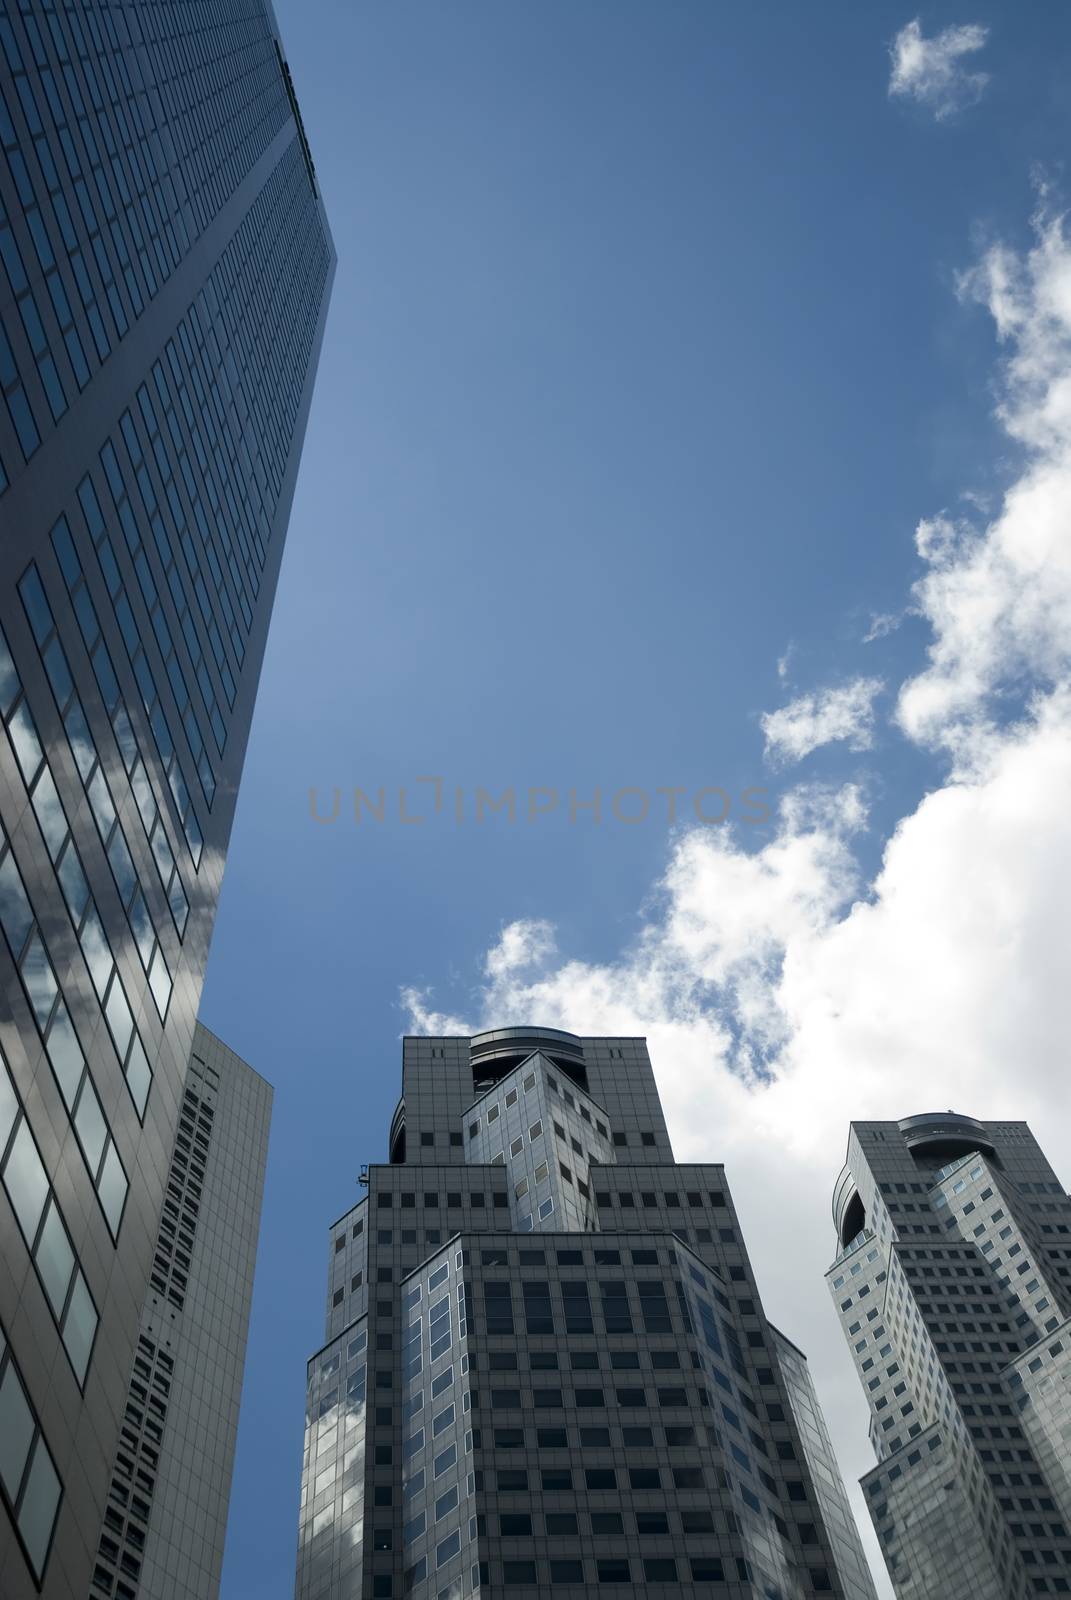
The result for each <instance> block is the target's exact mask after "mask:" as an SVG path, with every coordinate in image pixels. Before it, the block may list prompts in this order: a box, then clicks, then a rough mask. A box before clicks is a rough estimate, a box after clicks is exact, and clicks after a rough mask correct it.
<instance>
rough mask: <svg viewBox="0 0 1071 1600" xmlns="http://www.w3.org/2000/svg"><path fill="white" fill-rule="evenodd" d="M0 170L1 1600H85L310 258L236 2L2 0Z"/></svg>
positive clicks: (176, 1094)
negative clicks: (43, 1598)
mask: <svg viewBox="0 0 1071 1600" xmlns="http://www.w3.org/2000/svg"><path fill="white" fill-rule="evenodd" d="M0 147H2V148H0V391H2V398H0V721H2V724H3V733H2V735H0V928H2V932H3V940H2V941H0V993H2V997H3V1004H2V1008H0V1178H2V1183H0V1214H2V1226H0V1252H2V1266H0V1352H2V1354H0V1499H2V1502H3V1508H4V1509H3V1513H2V1514H0V1593H2V1594H3V1595H4V1597H5V1600H22V1597H23V1596H30V1595H34V1594H36V1593H39V1592H43V1593H44V1594H45V1595H47V1596H48V1597H49V1600H52V1597H55V1600H68V1597H70V1600H86V1597H87V1595H88V1594H89V1593H90V1587H91V1584H93V1583H94V1582H95V1581H96V1580H95V1578H94V1573H95V1571H96V1569H97V1567H98V1557H99V1553H100V1546H101V1530H102V1526H103V1523H104V1517H105V1511H106V1507H107V1506H112V1507H114V1501H112V1500H110V1499H109V1491H110V1486H111V1485H112V1483H113V1473H114V1468H115V1463H116V1461H117V1460H118V1459H119V1455H120V1453H121V1451H120V1441H121V1431H122V1430H123V1428H124V1427H125V1426H126V1425H127V1423H128V1421H129V1406H130V1396H131V1393H132V1392H133V1389H132V1385H133V1384H134V1382H135V1379H134V1377H133V1376H132V1374H134V1373H135V1371H136V1360H137V1359H138V1347H139V1338H140V1337H141V1335H142V1334H143V1333H144V1327H143V1317H144V1310H145V1307H146V1305H147V1303H148V1301H149V1300H150V1299H151V1295H152V1292H153V1291H152V1280H153V1274H154V1272H155V1271H157V1270H158V1257H159V1249H160V1239H161V1228H162V1226H163V1220H164V1218H165V1216H166V1214H167V1213H166V1199H167V1191H168V1187H169V1181H170V1176H171V1175H172V1174H173V1170H174V1157H175V1152H176V1149H181V1147H182V1140H183V1138H184V1135H183V1132H182V1128H181V1121H182V1119H183V1118H184V1116H185V1114H186V1111H187V1110H188V1109H189V1107H188V1101H187V1098H186V1097H187V1091H188V1071H189V1070H190V1058H191V1050H192V1048H193V1046H194V1023H195V1018H196V1013H197V1006H198V1000H199V996H200V990H201V983H202V978H203V973H204V967H205V961H206V957H207V953H208V946H209V941H210V938H211V933H212V925H213V920H214V916H215V909H216V902H217V899H218V895H219V889H220V881H221V876H222V871H223V864H224V860H225V856H226V850H227V843H228V838H229V834H230V828H231V821H232V817H233V813H234V805H235V798H236V794H237V788H238V781H239V778H240V775H241V769H242V761H243V756H244V751H245V746H246V740H247V736H248V731H249V724H250V719H251V716H252V711H253V705H254V700H255V696H256V689H257V679H258V675H259V671H260V663H261V659H262V655H263V650H264V642H265V637H266V633H267V628H268V621H269V616H270V612H271V606H272V600H273V596H274V591H275V585H276V580H277V577H278V572H279V563H280V560H281V557H282V550H283V540H284V536H285V530H286V524H287V519H288V515H289V509H290V503H291V498H292V494H293V488H294V480H295V475H296V472H297V466H298V457H299V454H300V450H301V444H302V439H303V435H304V430H305V424H306V419H307V415H308V409H309V403H310V397H311V390H312V384H313V378H314V373H315V368H316V363H317V359H318V353H319V347H320V342H321V338H322V334H323V325H324V318H325V315H326V309H327V302H328V296H329V291H330V284H331V278H332V274H333V270H334V253H333V247H332V244H331V240H330V235H329V232H328V229H327V224H326V221H325V217H324V212H323V207H322V204H321V200H320V197H319V194H318V190H317V183H316V175H315V170H314V167H313V163H312V159H311V156H310V153H309V149H308V145H307V143H306V139H305V135H304V132H303V129H302V125H301V119H300V116H299V113H298V108H297V103H296V101H295V98H294V92H293V86H292V83H291V79H290V74H289V71H288V69H287V66H286V61H285V56H284V53H283V50H282V46H281V44H280V42H279V38H278V32H277V29H276V26H275V22H274V18H273V16H272V13H271V10H270V7H268V6H267V5H265V4H263V3H261V0H174V3H169V4H150V3H147V0H130V3H113V4H106V3H101V4H96V3H78V0H62V3H60V0H55V3H54V0H35V3H34V4H32V5H31V4H29V3H28V0H19V3H18V4H16V3H14V0H8V3H5V4H3V5H2V6H0ZM179 1248H181V1247H179ZM186 1253H187V1254H188V1252H186ZM191 1260H192V1257H191ZM165 1298H166V1296H165ZM185 1320H186V1322H187V1323H189V1322H190V1317H189V1315H188V1313H187V1314H185ZM169 1425H170V1423H169ZM150 1448H151V1446H150ZM147 1461H148V1457H147V1456H145V1457H144V1458H143V1459H141V1460H140V1461H139V1463H138V1465H137V1468H136V1473H135V1476H136V1475H137V1473H144V1474H145V1475H147V1476H151V1473H150V1472H149V1468H148V1465H147ZM142 1487H143V1488H144V1484H143V1485H142ZM153 1487H154V1489H155V1490H156V1491H159V1487H160V1483H159V1480H158V1481H157V1482H156V1483H155V1484H154V1486H153ZM149 1498H150V1499H151V1496H150V1497H149ZM139 1499H140V1500H141V1501H142V1503H143V1504H147V1503H148V1501H147V1500H146V1499H145V1497H144V1495H139ZM157 1504H158V1502H157ZM154 1514H155V1513H154ZM136 1531H137V1530H135V1532H136ZM119 1542H120V1545H121V1550H120V1565H122V1555H123V1553H124V1552H125V1553H126V1554H128V1555H129V1554H130V1551H131V1550H132V1549H133V1541H132V1540H127V1530H126V1528H125V1526H124V1529H123V1531H122V1535H121V1538H120V1541H119ZM163 1548H164V1547H163V1546H162V1545H158V1546H157V1555H160V1553H161V1551H162V1550H163ZM133 1559H134V1558H133V1556H131V1560H133ZM150 1565H151V1563H150ZM101 1570H102V1571H103V1570H104V1569H103V1568H102V1569H101ZM153 1571H154V1572H155V1571H157V1567H156V1566H153ZM154 1581H155V1580H154ZM101 1582H103V1580H101ZM115 1583H116V1588H115V1590H114V1593H115V1594H116V1595H117V1596H122V1595H123V1594H124V1593H125V1592H135V1593H136V1592H137V1583H136V1582H134V1581H132V1580H131V1576H130V1572H129V1570H128V1571H127V1572H126V1575H125V1576H124V1575H123V1573H122V1572H120V1571H118V1570H117V1572H116V1575H115ZM122 1585H125V1590H124V1588H123V1587H121V1586H122ZM98 1589H99V1585H98ZM96 1592H98V1591H97V1590H94V1593H96ZM103 1592H107V1591H106V1590H104V1591H103ZM152 1592H153V1593H157V1592H159V1593H164V1592H166V1593H174V1594H179V1593H184V1592H185V1591H184V1590H182V1589H181V1587H177V1586H176V1587H172V1588H168V1587H167V1584H166V1583H163V1584H158V1586H157V1587H156V1588H154V1589H153V1590H152Z"/></svg>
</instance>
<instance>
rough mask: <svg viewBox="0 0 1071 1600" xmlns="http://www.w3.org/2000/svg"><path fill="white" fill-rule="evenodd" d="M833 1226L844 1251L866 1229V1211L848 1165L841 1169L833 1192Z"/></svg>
mask: <svg viewBox="0 0 1071 1600" xmlns="http://www.w3.org/2000/svg"><path fill="white" fill-rule="evenodd" d="M833 1225H834V1227H835V1228H836V1230H837V1238H838V1240H839V1241H840V1245H841V1248H842V1249H843V1248H844V1246H845V1245H846V1244H850V1242H851V1241H852V1240H853V1239H854V1238H855V1236H856V1234H857V1233H862V1231H863V1229H864V1228H865V1227H866V1209H865V1207H864V1205H863V1201H862V1197H861V1196H860V1194H859V1191H858V1189H857V1188H856V1187H855V1179H854V1178H853V1177H852V1169H851V1168H850V1167H849V1166H848V1165H847V1164H845V1166H843V1167H842V1168H841V1174H840V1177H839V1178H838V1179H837V1182H836V1187H835V1188H834V1190H833Z"/></svg>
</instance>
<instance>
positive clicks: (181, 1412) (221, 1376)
mask: <svg viewBox="0 0 1071 1600" xmlns="http://www.w3.org/2000/svg"><path fill="white" fill-rule="evenodd" d="M271 1101H272V1092H271V1089H270V1088H269V1086H268V1085H267V1084H266V1083H265V1082H264V1080H263V1078H261V1077H258V1075H257V1074H256V1073H255V1072H254V1071H253V1069H252V1068H251V1067H249V1066H247V1065H246V1063H245V1062H244V1061H243V1060H242V1059H241V1058H240V1057H239V1056H236V1055H235V1054H234V1052H233V1050H229V1049H228V1048H227V1046H226V1045H225V1044H224V1043H223V1042H222V1041H221V1040H220V1039H217V1038H216V1036H215V1034H213V1033H210V1032H209V1031H208V1029H207V1028H205V1027H203V1026H202V1024H201V1023H198V1024H197V1028H196V1031H195V1033H194V1040H193V1053H192V1054H191V1056H190V1065H189V1071H188V1073H187V1076H186V1085H185V1089H184V1091H183V1096H182V1108H181V1111H180V1114H179V1121H178V1129H177V1132H176V1136H175V1147H174V1149H173V1151H172V1153H171V1163H170V1167H169V1170H168V1175H167V1190H166V1193H165V1195H164V1209H163V1214H162V1216H161V1218H160V1228H159V1232H158V1234H157V1238H156V1251H155V1254H154V1256H153V1264H152V1272H151V1274H150V1277H149V1288H148V1293H147V1294H146V1296H145V1301H144V1304H143V1305H142V1308H141V1322H140V1326H139V1328H138V1340H137V1348H136V1351H135V1355H134V1365H133V1369H132V1371H131V1375H130V1382H129V1385H128V1389H127V1399H126V1409H125V1411H124V1414H123V1425H122V1428H121V1429H120V1434H119V1443H118V1446H117V1448H116V1452H115V1457H114V1460H113V1462H112V1467H111V1476H110V1480H109V1485H108V1503H107V1505H106V1506H105V1509H104V1521H103V1525H102V1527H101V1530H100V1539H99V1542H98V1547H97V1560H96V1565H95V1567H94V1572H93V1585H92V1588H91V1590H90V1596H91V1600H98V1597H99V1600H110V1597H112V1596H114V1597H115V1600H214V1597H215V1596H216V1595H217V1594H218V1593H219V1579H220V1571H221V1569H222V1565H223V1543H224V1536H225V1533H226V1526H227V1505H228V1501H229V1498H230V1485H231V1471H232V1468H233V1465H234V1445H235V1439H236V1437H237V1433H238V1407H239V1403H240V1401H241V1394H242V1374H243V1369H244V1364H245V1345H246V1335H247V1332H248V1328H249V1311H250V1305H251V1302H252V1297H253V1268H254V1266H255V1264H256V1254H257V1235H258V1232H259V1227H260V1204H261V1199H262V1196H263V1192H264V1169H265V1164H266V1161H267V1154H268V1126H269V1123H270V1121H271Z"/></svg>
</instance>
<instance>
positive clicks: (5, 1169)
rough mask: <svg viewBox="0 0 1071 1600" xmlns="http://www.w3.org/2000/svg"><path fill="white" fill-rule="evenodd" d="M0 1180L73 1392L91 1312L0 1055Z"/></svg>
mask: <svg viewBox="0 0 1071 1600" xmlns="http://www.w3.org/2000/svg"><path fill="white" fill-rule="evenodd" d="M0 1178H2V1179H3V1185H4V1190H5V1192H6V1194H7V1197H8V1200H9V1201H10V1202H11V1209H12V1211H14V1213H15V1219H16V1221H17V1222H18V1225H19V1228H20V1229H21V1231H22V1236H23V1239H24V1241H25V1244H26V1248H27V1250H28V1251H29V1252H30V1257H31V1259H32V1261H33V1264H34V1266H35V1267H36V1269H37V1276H38V1278H39V1279H40V1283H41V1287H42V1289H43V1290H44V1292H45V1298H46V1299H47V1301H48V1305H49V1309H50V1310H51V1312H52V1315H53V1317H54V1318H55V1319H56V1326H57V1328H58V1329H59V1331H60V1337H61V1338H62V1340H63V1347H64V1349H65V1350H66V1352H67V1355H68V1358H69V1359H70V1363H71V1366H72V1367H73V1369H74V1375H75V1377H76V1378H77V1380H78V1384H79V1387H82V1386H83V1385H84V1383H85V1377H86V1372H87V1371H88V1368H89V1358H90V1356H91V1354H92V1351H93V1341H94V1339H95V1338H96V1334H97V1321H98V1318H97V1308H96V1306H95V1305H94V1304H93V1296H92V1295H91V1294H90V1292H89V1285H88V1284H87V1283H86V1279H85V1273H84V1272H83V1271H82V1267H81V1264H80V1262H79V1260H78V1257H77V1255H76V1254H75V1250H74V1246H73V1245H72V1243H71V1236H70V1233H69V1232H68V1229H67V1224H66V1223H65V1222H64V1220H63V1213H62V1211H61V1210H60V1204H59V1200H58V1199H57V1198H56V1193H55V1190H54V1189H53V1187H52V1185H51V1183H50V1182H49V1178H48V1173H47V1172H46V1171H45V1164H44V1162H43V1161H42V1160H41V1153H40V1151H39V1150H38V1147H37V1141H36V1139H35V1138H34V1136H33V1131H32V1129H31V1127H30V1124H29V1121H28V1119H27V1117H26V1111H25V1108H24V1106H23V1104H22V1101H21V1099H20V1098H19V1094H18V1091H17V1090H16V1088H15V1084H14V1081H13V1080H12V1078H11V1075H10V1071H9V1069H8V1065H7V1062H6V1061H5V1060H4V1058H3V1056H2V1055H0Z"/></svg>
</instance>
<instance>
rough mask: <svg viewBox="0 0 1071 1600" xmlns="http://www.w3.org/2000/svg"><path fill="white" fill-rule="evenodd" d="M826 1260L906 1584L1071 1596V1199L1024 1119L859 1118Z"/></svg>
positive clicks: (893, 1562) (917, 1589)
mask: <svg viewBox="0 0 1071 1600" xmlns="http://www.w3.org/2000/svg"><path fill="white" fill-rule="evenodd" d="M833 1214H834V1220H835V1223H836V1227H837V1234H838V1242H839V1245H840V1253H839V1255H838V1257H837V1260H836V1261H835V1262H834V1264H833V1266H832V1267H831V1268H830V1271H829V1274H828V1282H829V1285H830V1289H831V1291H832V1294H833V1298H834V1300H835V1302H836V1305H837V1309H838V1312H839V1315H840V1320H841V1323H842V1324H843V1327H844V1333H845V1337H846V1338H847V1340H848V1343H849V1345H850V1347H851V1350H852V1354H853V1356H854V1359H855V1364H856V1367H857V1368H858V1371H859V1376H860V1379H861V1381H862V1383H863V1384H864V1386H865V1390H866V1396H867V1400H868V1402H869V1405H870V1411H871V1423H870V1437H871V1441H872V1443H873V1445H874V1450H875V1453H876V1455H877V1457H878V1463H879V1464H878V1466H877V1467H875V1468H874V1470H873V1471H872V1472H870V1473H868V1474H867V1476H866V1477H865V1478H864V1479H863V1490H864V1493H865V1495H866V1500H867V1504H868V1507H869V1510H870V1514H871V1517H872V1519H873V1522H874V1527H875V1529H876V1531H877V1535H878V1539H879V1542H880V1544H881V1547H882V1552H883V1554H884V1556H885V1560H886V1563H887V1564H888V1568H889V1572H890V1574H891V1577H892V1581H893V1585H894V1587H895V1589H896V1593H897V1596H898V1597H899V1600H932V1597H933V1596H937V1595H939V1596H940V1597H941V1600H1025V1597H1032V1596H1034V1595H1057V1594H1071V1537H1069V1533H1068V1529H1069V1527H1071V1454H1069V1450H1071V1323H1069V1321H1068V1318H1069V1316H1071V1200H1069V1199H1068V1197H1067V1195H1066V1194H1065V1192H1064V1189H1063V1186H1062V1184H1061V1183H1060V1182H1059V1180H1058V1179H1057V1177H1056V1174H1055V1173H1054V1172H1053V1170H1052V1168H1051V1166H1050V1165H1049V1163H1048V1161H1047V1160H1046V1159H1045V1156H1044V1155H1043V1153H1042V1151H1041V1149H1040V1147H1039V1145H1038V1143H1037V1141H1036V1140H1035V1139H1034V1137H1033V1135H1032V1134H1031V1132H1030V1129H1029V1128H1028V1127H1027V1126H1026V1124H1025V1123H1023V1122H978V1121H976V1120H975V1118H973V1117H968V1116H961V1115H957V1114H954V1113H953V1112H951V1111H949V1112H938V1113H934V1114H931V1115H925V1116H915V1117H908V1118H906V1119H905V1120H904V1121H902V1122H854V1123H852V1127H851V1134H850V1137H849V1140H848V1159H847V1162H846V1164H845V1166H844V1169H843V1171H842V1172H841V1175H840V1178H839V1180H838V1182H837V1186H836V1189H835V1191H834V1197H833Z"/></svg>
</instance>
